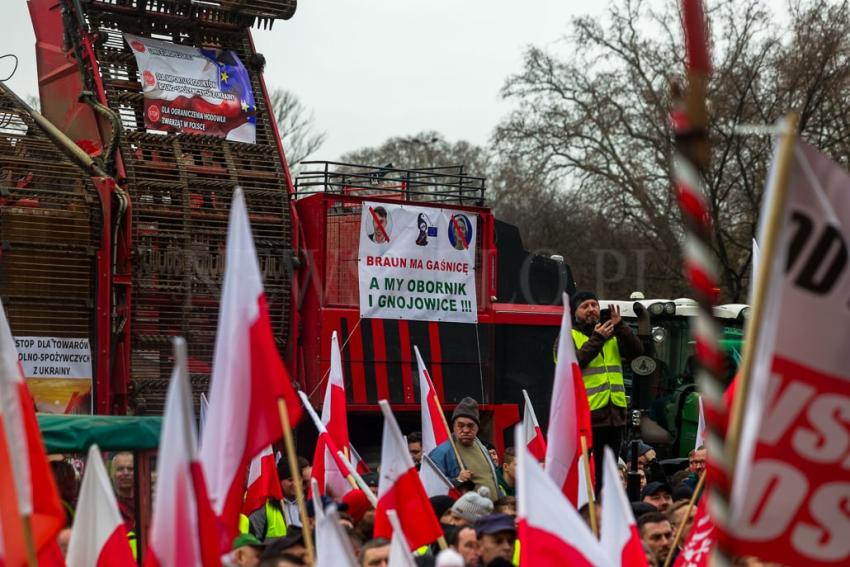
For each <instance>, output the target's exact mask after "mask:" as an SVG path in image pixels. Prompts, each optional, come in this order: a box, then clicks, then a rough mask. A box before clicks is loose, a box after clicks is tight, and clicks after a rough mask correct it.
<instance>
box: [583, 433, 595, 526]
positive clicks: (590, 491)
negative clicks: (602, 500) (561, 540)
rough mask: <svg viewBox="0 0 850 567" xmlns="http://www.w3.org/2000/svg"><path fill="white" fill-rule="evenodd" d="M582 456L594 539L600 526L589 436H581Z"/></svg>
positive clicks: (588, 509)
mask: <svg viewBox="0 0 850 567" xmlns="http://www.w3.org/2000/svg"><path fill="white" fill-rule="evenodd" d="M581 456H582V459H583V460H584V467H582V468H583V469H584V478H585V479H586V480H587V482H586V483H585V484H586V485H587V486H585V488H586V489H587V511H588V512H589V513H590V529H591V530H592V531H593V535H594V537H597V538H598V537H599V525H598V524H597V523H596V501H595V500H594V499H593V478H592V477H591V476H590V455H589V453H588V451H587V436H585V435H582V436H581Z"/></svg>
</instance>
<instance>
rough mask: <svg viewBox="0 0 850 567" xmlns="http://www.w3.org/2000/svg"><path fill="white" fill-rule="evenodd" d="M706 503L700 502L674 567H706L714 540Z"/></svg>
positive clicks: (704, 500)
mask: <svg viewBox="0 0 850 567" xmlns="http://www.w3.org/2000/svg"><path fill="white" fill-rule="evenodd" d="M707 501H708V499H707V498H703V499H702V500H701V501H700V503H699V506H698V507H697V513H696V515H695V516H694V523H693V526H692V527H691V532H690V533H689V534H688V539H687V540H686V541H685V545H684V546H682V550H681V551H680V552H679V555H678V556H677V557H676V562H675V563H674V564H673V565H674V567H708V559H709V557H710V556H711V550H712V549H713V548H714V543H715V541H716V540H715V533H714V523H713V522H712V521H711V516H709V515H708V508H707V506H706V502H707ZM603 516H604V514H603Z"/></svg>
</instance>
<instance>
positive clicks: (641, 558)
mask: <svg viewBox="0 0 850 567" xmlns="http://www.w3.org/2000/svg"><path fill="white" fill-rule="evenodd" d="M603 466H604V468H605V470H604V472H603V474H602V502H604V503H605V509H604V510H603V512H602V525H601V529H600V531H599V535H600V538H599V540H600V543H601V544H602V548H603V549H604V550H605V551H606V552H607V553H608V558H609V559H610V561H611V564H613V565H622V566H623V567H641V566H644V565H646V554H645V553H644V552H643V545H642V544H641V540H640V534H638V529H637V523H636V522H635V516H634V514H633V513H632V506H631V504H629V497H628V496H626V491H625V489H624V488H623V485H622V484H621V483H620V473H619V471H618V470H617V457H615V456H614V452H613V451H612V450H611V449H610V448H609V447H605V457H604V462H603Z"/></svg>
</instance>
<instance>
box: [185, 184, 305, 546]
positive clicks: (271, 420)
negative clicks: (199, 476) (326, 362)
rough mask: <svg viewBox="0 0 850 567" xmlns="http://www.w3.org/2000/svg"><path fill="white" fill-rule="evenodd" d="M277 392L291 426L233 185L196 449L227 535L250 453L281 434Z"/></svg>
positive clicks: (294, 416) (285, 378)
mask: <svg viewBox="0 0 850 567" xmlns="http://www.w3.org/2000/svg"><path fill="white" fill-rule="evenodd" d="M280 398H283V399H284V400H285V401H286V407H287V409H288V411H289V422H290V424H291V425H292V427H295V424H296V423H298V420H299V418H300V417H301V406H300V404H299V402H298V397H297V396H296V394H295V389H294V388H293V387H292V383H291V382H290V379H289V374H288V373H287V371H286V368H285V367H284V365H283V361H282V360H281V358H280V354H279V353H278V351H277V346H276V345H275V340H274V334H273V332H272V326H271V319H270V318H269V310H268V305H267V303H266V297H265V293H264V291H263V281H262V277H261V275H260V268H259V264H258V262H257V253H256V250H255V249H254V241H253V238H252V237H251V227H250V224H249V222H248V209H247V206H246V205H245V197H244V196H243V194H242V190H241V189H240V188H238V187H237V188H236V189H235V190H234V192H233V203H232V205H231V209H230V224H229V227H228V233H227V266H226V270H225V274H224V285H223V289H222V295H221V309H220V313H219V319H218V331H217V335H216V345H215V358H214V365H213V371H212V377H211V379H210V395H209V403H210V405H209V410H208V413H207V419H206V424H205V426H206V428H205V429H204V431H203V433H202V436H201V440H202V444H201V453H200V460H201V463H203V468H204V473H205V475H206V477H207V480H208V483H209V494H210V498H211V501H212V506H213V510H214V511H215V513H216V514H217V515H218V516H219V517H220V518H221V521H222V523H223V524H224V526H225V527H226V529H227V532H228V535H229V536H232V537H235V536H236V534H237V533H238V532H239V511H240V509H241V508H242V497H243V490H244V485H245V482H244V481H245V473H246V471H247V469H248V465H249V463H250V462H251V459H253V458H254V456H255V455H257V454H258V453H259V452H260V451H262V450H263V449H265V448H266V447H267V446H268V445H270V444H272V443H274V442H275V441H276V440H278V439H280V437H281V436H282V435H283V430H282V429H281V422H280V414H279V413H278V400H279V399H280ZM223 551H224V550H223Z"/></svg>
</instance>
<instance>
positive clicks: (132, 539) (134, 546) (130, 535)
mask: <svg viewBox="0 0 850 567" xmlns="http://www.w3.org/2000/svg"><path fill="white" fill-rule="evenodd" d="M127 543H128V544H129V545H130V553H132V554H133V559H138V558H139V557H138V553H139V546H138V541H136V532H127Z"/></svg>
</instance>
